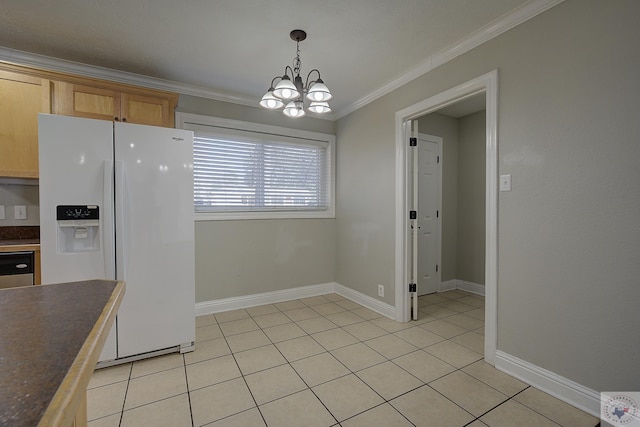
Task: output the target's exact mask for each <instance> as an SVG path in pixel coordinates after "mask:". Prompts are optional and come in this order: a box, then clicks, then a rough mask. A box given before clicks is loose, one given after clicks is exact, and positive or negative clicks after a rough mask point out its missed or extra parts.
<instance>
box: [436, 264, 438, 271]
mask: <svg viewBox="0 0 640 427" xmlns="http://www.w3.org/2000/svg"><path fill="white" fill-rule="evenodd" d="M437 272H438V264H436V273H437Z"/></svg>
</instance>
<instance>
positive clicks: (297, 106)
mask: <svg viewBox="0 0 640 427" xmlns="http://www.w3.org/2000/svg"><path fill="white" fill-rule="evenodd" d="M282 112H283V113H284V115H285V116H287V117H294V118H295V117H302V116H304V115H305V112H304V108H302V101H291V102H290V103H288V104H287V106H286V107H284V110H283V111H282Z"/></svg>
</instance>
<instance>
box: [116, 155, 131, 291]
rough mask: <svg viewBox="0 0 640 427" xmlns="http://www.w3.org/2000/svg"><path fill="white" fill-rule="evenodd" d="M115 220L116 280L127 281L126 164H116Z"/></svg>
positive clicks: (120, 162)
mask: <svg viewBox="0 0 640 427" xmlns="http://www.w3.org/2000/svg"><path fill="white" fill-rule="evenodd" d="M115 166H116V168H115V176H116V179H115V183H116V191H115V219H116V236H117V237H116V279H117V280H126V271H127V254H128V251H127V247H128V243H129V242H128V241H126V240H127V232H126V224H125V214H124V212H125V206H124V204H125V195H124V191H125V190H124V162H123V161H121V160H116V162H115Z"/></svg>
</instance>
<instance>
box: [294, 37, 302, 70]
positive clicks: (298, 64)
mask: <svg viewBox="0 0 640 427" xmlns="http://www.w3.org/2000/svg"><path fill="white" fill-rule="evenodd" d="M301 69H302V61H301V60H300V42H299V41H296V57H295V58H294V59H293V72H294V74H295V75H294V77H295V76H299V75H300V70H301Z"/></svg>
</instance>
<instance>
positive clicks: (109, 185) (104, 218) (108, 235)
mask: <svg viewBox="0 0 640 427" xmlns="http://www.w3.org/2000/svg"><path fill="white" fill-rule="evenodd" d="M103 174H104V176H103V196H102V199H103V201H102V203H103V205H104V212H103V215H101V218H100V222H101V223H102V224H101V225H102V226H101V229H102V230H101V232H102V236H100V238H101V239H102V242H103V248H104V250H103V256H104V273H105V276H104V277H106V278H108V279H115V278H116V276H115V265H114V264H115V260H114V254H115V252H114V248H113V215H110V214H108V212H113V161H111V160H105V161H104V171H103Z"/></svg>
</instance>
